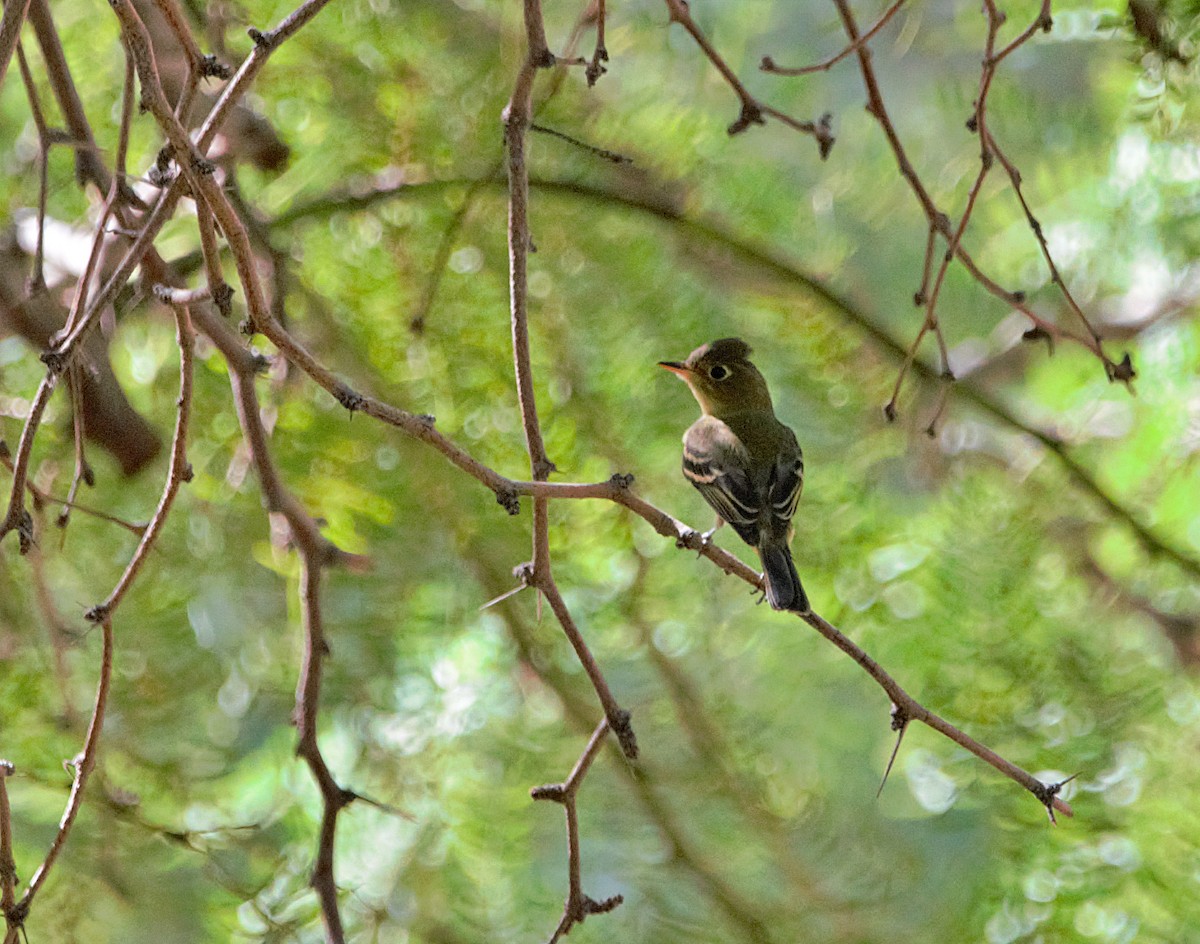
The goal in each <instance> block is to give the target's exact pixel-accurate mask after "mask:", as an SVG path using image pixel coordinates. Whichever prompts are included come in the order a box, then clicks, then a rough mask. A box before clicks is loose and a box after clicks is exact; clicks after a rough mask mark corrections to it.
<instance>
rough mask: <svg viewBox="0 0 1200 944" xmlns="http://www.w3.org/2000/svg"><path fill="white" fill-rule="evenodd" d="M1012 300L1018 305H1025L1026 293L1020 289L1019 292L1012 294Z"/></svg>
mask: <svg viewBox="0 0 1200 944" xmlns="http://www.w3.org/2000/svg"><path fill="white" fill-rule="evenodd" d="M1012 300H1013V301H1014V302H1016V303H1017V304H1018V305H1023V304H1025V293H1024V292H1022V291H1021V290H1020V289H1017V291H1015V292H1013V293H1012Z"/></svg>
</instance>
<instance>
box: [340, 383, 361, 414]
mask: <svg viewBox="0 0 1200 944" xmlns="http://www.w3.org/2000/svg"><path fill="white" fill-rule="evenodd" d="M333 396H334V399H336V400H337V402H338V403H340V404H341V405H342V406H344V407H345V408H346V409H347V410H349V411H350V412H351V413H353V412H354V411H355V410H361V409H362V408H363V404H364V403H366V402H367V401H366V400H365V399H364V398H363V396H362V394H360V393H355V392H354V391H353V390H351V389H350V388H349V387H348V386H347V385H346V384H344V383H339V384H338V385H337V387H336V388H335V389H334V391H333Z"/></svg>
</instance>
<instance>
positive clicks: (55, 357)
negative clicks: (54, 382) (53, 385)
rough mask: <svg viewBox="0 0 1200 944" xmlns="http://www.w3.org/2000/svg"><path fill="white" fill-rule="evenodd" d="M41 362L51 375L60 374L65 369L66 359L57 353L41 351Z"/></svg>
mask: <svg viewBox="0 0 1200 944" xmlns="http://www.w3.org/2000/svg"><path fill="white" fill-rule="evenodd" d="M41 361H42V363H43V364H45V365H46V369H47V370H48V371H50V373H52V374H61V373H62V372H63V371H64V370H66V369H67V359H66V358H65V357H63V355H62V354H60V353H59V352H58V351H43V352H42V355H41Z"/></svg>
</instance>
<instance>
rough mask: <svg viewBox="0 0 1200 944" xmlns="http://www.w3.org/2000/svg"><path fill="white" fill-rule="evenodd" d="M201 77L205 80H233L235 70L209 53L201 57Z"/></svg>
mask: <svg viewBox="0 0 1200 944" xmlns="http://www.w3.org/2000/svg"><path fill="white" fill-rule="evenodd" d="M200 77H201V78H204V79H209V78H212V79H231V78H233V69H231V68H230V67H229V66H227V65H225V63H223V62H221V60H219V59H218V58H217V57H216V56H214V55H212V54H211V53H209V54H208V55H207V56H201V57H200Z"/></svg>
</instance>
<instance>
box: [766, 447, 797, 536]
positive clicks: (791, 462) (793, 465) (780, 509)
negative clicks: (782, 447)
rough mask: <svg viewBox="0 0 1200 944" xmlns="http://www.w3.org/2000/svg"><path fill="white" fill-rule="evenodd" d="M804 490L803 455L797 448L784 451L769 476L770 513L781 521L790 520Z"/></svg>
mask: <svg viewBox="0 0 1200 944" xmlns="http://www.w3.org/2000/svg"><path fill="white" fill-rule="evenodd" d="M803 490H804V457H803V456H802V455H801V454H800V450H799V448H797V449H796V450H795V451H794V452H793V451H791V450H788V451H786V452H785V453H784V454H783V455H782V456H780V461H779V462H778V463H776V465H775V469H774V472H773V474H772V476H771V486H770V490H769V492H768V498H769V499H770V502H771V514H772V515H773V516H774V517H775V518H777V519H779V520H781V521H791V520H792V516H793V515H794V514H795V513H796V505H797V504H799V502H800V493H801V492H802V491H803Z"/></svg>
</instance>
